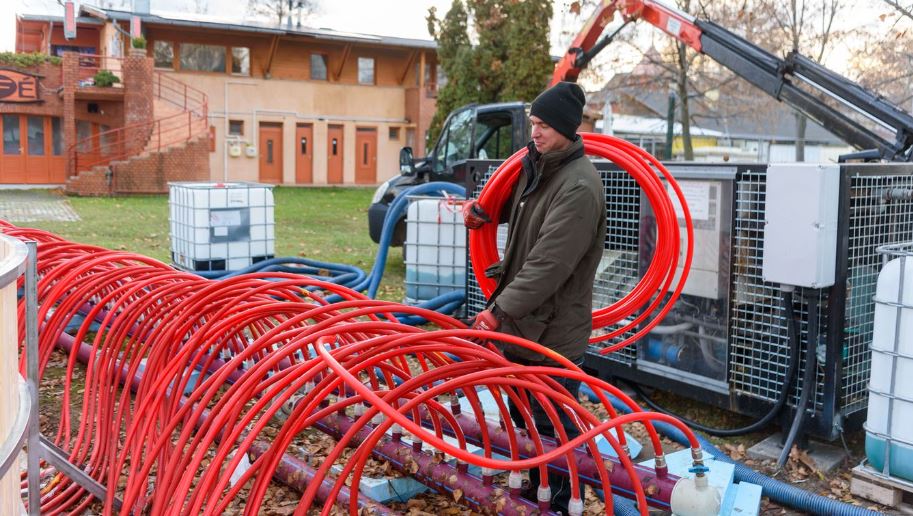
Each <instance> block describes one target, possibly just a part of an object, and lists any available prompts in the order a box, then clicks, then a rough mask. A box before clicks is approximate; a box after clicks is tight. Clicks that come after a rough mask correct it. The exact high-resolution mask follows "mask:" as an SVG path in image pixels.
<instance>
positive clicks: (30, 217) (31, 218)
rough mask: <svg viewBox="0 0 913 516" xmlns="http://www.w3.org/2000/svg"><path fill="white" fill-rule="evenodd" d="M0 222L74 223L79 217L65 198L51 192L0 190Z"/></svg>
mask: <svg viewBox="0 0 913 516" xmlns="http://www.w3.org/2000/svg"><path fill="white" fill-rule="evenodd" d="M0 220H5V221H7V222H12V223H16V222H37V221H45V220H52V221H63V222H75V221H78V220H79V215H77V214H76V212H75V211H73V207H72V206H70V203H69V201H67V198H66V197H64V196H63V195H61V194H60V193H58V192H56V191H53V190H0Z"/></svg>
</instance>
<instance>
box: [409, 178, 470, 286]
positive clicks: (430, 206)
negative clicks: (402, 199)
mask: <svg viewBox="0 0 913 516" xmlns="http://www.w3.org/2000/svg"><path fill="white" fill-rule="evenodd" d="M409 200H410V202H409V209H408V210H407V211H406V256H405V262H406V281H405V283H406V300H405V301H406V303H408V304H416V303H420V302H422V301H427V300H429V299H433V298H435V297H437V296H439V295H441V294H446V293H448V292H453V291H456V290H464V289H465V288H466V228H465V227H464V226H463V216H462V212H461V209H462V205H461V204H460V203H457V202H454V201H453V199H452V198H451V199H442V198H440V197H421V196H414V197H410V199H409Z"/></svg>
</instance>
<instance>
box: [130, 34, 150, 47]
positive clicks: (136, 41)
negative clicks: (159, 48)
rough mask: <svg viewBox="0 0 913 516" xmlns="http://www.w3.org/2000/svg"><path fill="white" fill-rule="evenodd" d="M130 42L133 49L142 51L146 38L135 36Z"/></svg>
mask: <svg viewBox="0 0 913 516" xmlns="http://www.w3.org/2000/svg"><path fill="white" fill-rule="evenodd" d="M130 42H131V43H132V44H133V48H141V49H144V50H145V48H146V38H144V37H142V36H137V37H135V38H133V39H132V40H130Z"/></svg>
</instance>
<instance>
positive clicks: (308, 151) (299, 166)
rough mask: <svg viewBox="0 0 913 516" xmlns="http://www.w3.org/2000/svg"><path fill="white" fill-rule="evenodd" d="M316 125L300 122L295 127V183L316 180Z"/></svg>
mask: <svg viewBox="0 0 913 516" xmlns="http://www.w3.org/2000/svg"><path fill="white" fill-rule="evenodd" d="M313 140H314V126H312V125H311V124H298V127H297V128H296V129H295V145H297V146H298V149H297V152H296V153H295V183H297V184H300V185H307V184H311V183H313V182H314V142H313Z"/></svg>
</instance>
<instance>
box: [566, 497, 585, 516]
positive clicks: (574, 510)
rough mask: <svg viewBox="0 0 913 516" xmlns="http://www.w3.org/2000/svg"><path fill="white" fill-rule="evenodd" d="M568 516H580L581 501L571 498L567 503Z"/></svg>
mask: <svg viewBox="0 0 913 516" xmlns="http://www.w3.org/2000/svg"><path fill="white" fill-rule="evenodd" d="M567 513H568V516H581V515H582V514H583V500H581V499H580V498H571V500H570V501H569V502H568V503H567Z"/></svg>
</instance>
